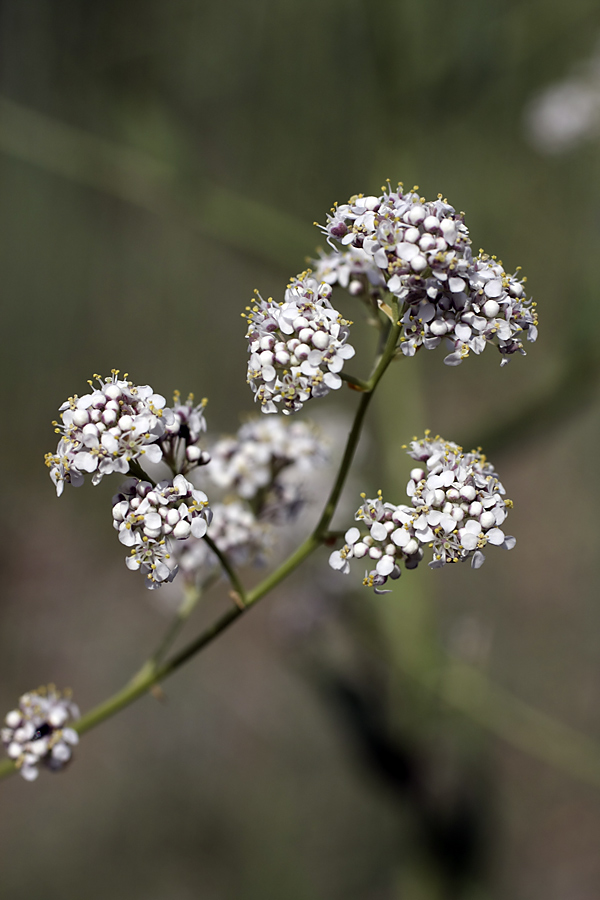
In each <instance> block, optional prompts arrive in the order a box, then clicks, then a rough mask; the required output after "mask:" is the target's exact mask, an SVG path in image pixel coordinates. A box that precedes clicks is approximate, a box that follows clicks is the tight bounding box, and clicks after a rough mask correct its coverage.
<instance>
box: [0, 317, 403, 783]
mask: <svg viewBox="0 0 600 900" xmlns="http://www.w3.org/2000/svg"><path fill="white" fill-rule="evenodd" d="M397 314H398V307H397V303H394V315H395V316H397ZM399 330H400V328H399V325H397V324H395V325H393V326H392V327H391V328H390V330H389V333H388V335H387V340H386V343H385V348H384V350H383V352H382V353H381V354H380V356H379V358H378V359H377V360H376V363H375V368H374V370H373V373H372V375H371V377H370V378H369V380H368V381H367V382H365V383H364V393H363V395H362V397H361V399H360V403H359V405H358V409H357V410H356V415H355V417H354V422H353V424H352V428H351V430H350V434H349V435H348V440H347V442H346V448H345V450H344V455H343V456H342V460H341V462H340V466H339V469H338V474H337V476H336V479H335V482H334V484H333V487H332V489H331V492H330V494H329V497H328V499H327V502H326V504H325V508H324V509H323V513H322V515H321V518H320V519H319V521H318V523H317V525H316V527H315V529H314V531H313V533H312V534H311V535H309V537H308V538H307V539H306V540H305V541H304V542H303V543H302V544H301V545H300V547H298V549H297V550H295V551H294V553H292V554H291V555H290V556H289V557H288V558H287V559H286V560H285V561H284V562H283V563H282V564H281V565H280V566H279V568H278V569H276V570H275V571H274V572H272V573H271V574H270V575H268V576H267V577H266V578H265V579H264V580H263V581H261V583H260V584H259V585H257V587H255V588H254V589H253V590H251V591H249V592H246V591H245V590H244V588H243V586H242V584H241V582H240V580H239V578H238V576H237V573H236V572H235V570H234V569H233V568H232V566H231V565H230V563H229V560H228V559H227V557H226V556H225V555H224V554H222V553H221V552H220V551H219V549H218V547H217V546H216V545H215V543H214V541H212V540H211V539H210V538H209V537H208V536H205V537H204V540H205V541H206V542H207V543H208V545H209V547H210V548H211V550H212V551H213V552H214V553H215V554H216V556H217V557H218V559H219V561H220V563H221V565H222V566H223V569H224V570H225V572H226V573H227V575H228V577H229V579H230V581H231V584H232V586H233V588H234V590H235V591H236V592H237V594H238V595H239V597H240V599H241V601H242V604H243V605H242V606H235V607H234V608H233V609H230V610H228V611H227V612H226V613H225V614H224V615H223V616H221V618H220V619H217V621H216V622H214V623H213V624H212V625H211V626H210V627H209V628H207V629H206V630H205V631H203V632H202V633H201V634H200V635H198V636H197V637H196V638H195V639H194V640H192V641H191V642H190V643H189V644H187V645H186V646H185V647H183V649H182V650H180V651H179V653H176V654H175V656H173V657H172V658H171V659H170V660H168V661H167V662H166V663H163V664H162V665H161V666H158V667H157V664H156V663H157V661H158V659H160V658H161V654H162V653H163V652H164V649H165V648H166V647H168V646H170V645H171V642H172V641H173V640H174V638H175V636H176V635H177V633H178V630H179V627H180V623H178V622H175V623H173V624H172V625H171V627H170V628H169V630H168V631H167V634H166V635H165V637H164V639H163V641H162V642H161V644H160V645H159V647H158V650H157V651H156V653H155V654H154V656H153V657H151V658H150V659H149V660H148V661H147V662H146V663H144V665H143V666H142V668H141V669H140V671H139V672H138V673H137V675H135V676H134V677H133V679H132V680H131V681H130V682H129V683H128V684H127V685H125V687H123V688H122V689H121V690H120V691H117V693H116V694H113V696H112V697H109V698H108V699H107V700H105V701H104V702H103V703H100V704H99V705H98V706H96V707H94V709H91V710H90V711H89V712H88V713H86V715H84V716H83V717H82V718H81V719H79V721H78V722H77V723H76V724H75V725H74V728H75V729H76V731H77V732H78V733H79V734H84V733H85V732H86V731H89V730H90V729H91V728H94V727H95V726H96V725H99V724H100V723H101V722H103V721H104V720H105V719H108V718H110V717H111V716H114V715H115V714H116V713H117V712H119V711H120V710H122V709H124V708H125V707H126V706H129V705H130V704H131V703H133V702H134V701H135V700H137V699H138V698H139V697H141V696H142V695H143V694H145V693H146V692H147V691H149V690H150V688H151V687H153V686H154V685H155V684H158V683H159V682H160V681H163V680H164V679H165V678H167V677H168V676H169V675H171V674H172V673H173V672H175V671H176V670H177V669H178V668H179V667H180V666H182V665H184V663H186V662H187V661H188V660H189V659H191V658H192V657H193V656H195V655H196V653H198V652H199V651H200V650H202V649H203V648H204V647H206V646H207V645H208V644H210V643H211V641H213V640H214V639H215V638H216V637H218V635H220V634H222V632H223V631H225V629H226V628H228V627H229V626H230V625H231V624H232V623H233V622H235V620H236V619H238V618H239V616H241V615H242V614H243V613H244V612H245V611H246V609H248V608H249V607H250V606H252V605H253V604H254V603H256V602H257V601H258V600H260V599H261V597H264V596H265V594H268V593H269V592H270V591H271V590H272V589H273V588H274V587H276V586H277V585H278V584H279V583H280V582H281V581H283V580H284V579H285V578H287V577H288V575H290V574H291V573H292V572H293V571H294V570H295V569H296V568H298V566H299V565H300V564H301V563H302V562H304V560H305V559H306V558H307V557H308V556H310V554H311V553H313V552H314V550H316V549H317V547H319V546H320V545H321V544H322V542H323V539H324V538H325V537H326V535H327V533H328V529H329V525H330V524H331V520H332V519H333V516H334V513H335V510H336V507H337V504H338V501H339V499H340V496H341V493H342V490H343V488H344V485H345V483H346V479H347V477H348V473H349V471H350V467H351V465H352V460H353V459H354V454H355V452H356V448H357V446H358V441H359V439H360V434H361V431H362V426H363V422H364V419H365V415H366V413H367V409H368V407H369V403H370V401H371V397H372V396H373V392H374V390H375V388H376V387H377V385H378V383H379V381H380V379H381V377H382V376H383V373H384V372H385V370H386V369H387V367H388V366H389V364H390V362H391V361H392V359H393V358H394V353H395V350H396V344H397V341H398V335H399ZM138 468H139V466H138V465H137V463H135V464H134V465H133V466H132V465H131V464H130V471H132V473H133V474H136V475H138V472H137V469H138ZM140 471H141V469H140ZM143 474H144V477H147V476H146V475H145V473H143ZM138 477H141V476H139V475H138ZM14 771H15V765H14V763H13V762H12V760H5V761H4V762H3V763H0V778H2V777H4V776H5V775H9V774H10V773H11V772H14Z"/></svg>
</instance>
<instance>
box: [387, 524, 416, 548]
mask: <svg viewBox="0 0 600 900" xmlns="http://www.w3.org/2000/svg"><path fill="white" fill-rule="evenodd" d="M390 537H391V539H392V540H393V542H394V544H395V545H396V547H406V545H407V544H408V542H409V541H410V539H411V538H410V534H409V533H408V531H407V530H406V528H396V530H395V531H392V533H391V535H390Z"/></svg>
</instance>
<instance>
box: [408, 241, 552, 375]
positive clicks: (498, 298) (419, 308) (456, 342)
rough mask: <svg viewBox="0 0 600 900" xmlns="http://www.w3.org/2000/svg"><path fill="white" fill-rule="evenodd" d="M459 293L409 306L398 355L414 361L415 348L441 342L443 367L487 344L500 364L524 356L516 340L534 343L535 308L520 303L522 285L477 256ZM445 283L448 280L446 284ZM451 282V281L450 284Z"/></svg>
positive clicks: (522, 300)
mask: <svg viewBox="0 0 600 900" xmlns="http://www.w3.org/2000/svg"><path fill="white" fill-rule="evenodd" d="M457 280H459V281H461V282H463V288H464V289H463V290H461V291H460V292H458V291H454V293H452V292H450V294H449V293H447V292H445V293H444V292H442V293H440V294H438V295H437V297H436V298H435V301H429V300H421V301H420V302H419V303H418V304H416V305H415V304H409V305H408V306H407V309H406V311H405V312H404V315H403V317H402V323H403V325H404V334H403V336H402V338H401V346H402V352H403V353H404V354H405V355H406V356H414V354H415V352H416V351H417V350H418V349H419V347H421V346H424V347H425V348H426V349H428V350H433V349H434V348H435V347H437V346H438V345H439V343H440V341H441V340H442V337H446V338H447V339H448V341H449V343H450V344H451V346H452V347H453V351H452V352H451V353H450V354H448V356H446V358H445V359H444V362H445V363H446V365H448V366H457V365H459V364H460V363H461V362H462V361H463V359H465V357H467V356H468V355H469V352H470V351H473V353H476V354H480V353H482V352H483V351H484V350H485V348H486V345H487V344H488V343H493V344H495V345H496V346H497V347H498V350H499V351H500V353H501V355H502V362H501V365H503V366H504V365H506V363H507V362H508V360H509V357H510V356H511V355H512V354H513V353H523V354H524V353H525V350H524V349H523V342H522V341H521V340H520V337H521V336H522V335H523V334H525V333H526V334H527V338H528V340H530V341H535V339H536V338H537V313H536V311H535V303H532V302H531V301H528V300H527V299H526V298H525V291H524V288H523V280H519V278H518V277H517V274H514V275H508V274H507V273H506V272H505V271H504V269H503V267H502V264H501V263H500V262H498V261H497V260H495V259H491V258H490V257H488V256H487V255H486V254H481V255H480V256H478V257H477V258H476V259H474V260H473V265H472V266H471V268H470V271H469V275H468V284H465V281H464V279H457ZM451 281H453V280H452V279H451ZM453 283H454V282H453Z"/></svg>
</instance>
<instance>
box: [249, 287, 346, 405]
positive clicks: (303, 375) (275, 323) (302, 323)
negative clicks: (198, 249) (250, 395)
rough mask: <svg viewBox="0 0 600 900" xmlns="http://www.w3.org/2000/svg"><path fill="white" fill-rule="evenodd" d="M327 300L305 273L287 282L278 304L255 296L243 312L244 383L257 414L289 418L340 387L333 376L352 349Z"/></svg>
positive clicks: (328, 291) (341, 322) (327, 291)
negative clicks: (257, 405)
mask: <svg viewBox="0 0 600 900" xmlns="http://www.w3.org/2000/svg"><path fill="white" fill-rule="evenodd" d="M330 296H331V287H330V285H328V284H326V283H325V282H322V283H321V284H319V282H318V281H317V280H316V279H315V278H314V277H312V275H311V273H310V270H308V271H306V272H302V273H301V274H300V275H298V276H297V278H294V279H293V280H292V281H291V282H290V284H289V285H288V287H287V290H286V292H285V297H284V300H283V302H282V303H275V302H274V301H273V300H271V299H270V300H263V299H262V297H260V296H258V299H257V300H256V301H255V303H254V305H253V306H252V307H249V308H248V309H249V312H248V320H249V322H248V331H247V335H246V337H247V338H248V342H249V347H248V349H249V352H250V360H249V362H248V383H249V384H250V387H251V388H252V390H253V392H254V394H255V400H256V401H258V402H259V403H260V404H261V408H262V412H265V413H276V412H278V411H279V410H281V412H283V413H284V414H286V415H289V414H290V413H294V412H297V411H298V410H299V409H301V407H302V405H303V404H304V403H305V402H306V401H307V400H310V399H311V398H312V397H323V396H325V395H326V394H328V393H329V391H330V390H337V389H338V388H339V387H341V384H342V379H341V378H340V376H339V373H340V372H341V370H342V368H343V366H344V362H345V361H346V360H348V359H351V358H352V357H353V356H354V348H353V347H352V346H351V345H350V344H348V343H347V339H348V335H349V329H348V324H349V323H348V322H346V320H345V319H343V318H342V317H341V316H340V314H339V313H338V312H337V310H335V309H334V308H333V307H332V305H331V303H330V302H329V297H330Z"/></svg>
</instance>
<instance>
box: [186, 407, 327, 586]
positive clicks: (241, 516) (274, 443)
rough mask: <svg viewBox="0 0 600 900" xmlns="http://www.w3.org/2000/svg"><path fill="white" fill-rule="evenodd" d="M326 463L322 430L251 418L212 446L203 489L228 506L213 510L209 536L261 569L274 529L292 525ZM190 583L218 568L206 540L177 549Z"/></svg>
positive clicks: (238, 562) (221, 547)
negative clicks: (310, 485)
mask: <svg viewBox="0 0 600 900" xmlns="http://www.w3.org/2000/svg"><path fill="white" fill-rule="evenodd" d="M326 460H327V451H326V447H325V443H324V441H323V439H322V437H321V435H320V434H319V432H318V430H317V429H316V428H315V427H314V426H313V425H310V424H308V423H305V422H298V421H294V420H290V419H283V418H282V417H269V418H268V419H265V418H263V417H261V418H260V419H251V420H250V421H248V422H246V423H244V424H243V425H242V426H241V427H240V428H239V430H238V432H237V434H236V435H235V437H224V438H221V440H219V441H217V443H216V444H214V445H213V446H212V447H211V461H210V464H209V465H207V466H206V468H205V469H203V470H202V475H203V482H202V483H203V484H204V486H205V487H206V488H207V490H208V489H210V493H211V496H213V495H214V492H215V490H217V491H221V492H222V494H223V495H224V498H225V502H220V503H219V502H218V503H213V504H212V505H211V510H212V514H213V517H212V521H211V522H210V525H209V527H208V534H209V536H210V537H211V538H212V540H213V541H214V543H215V544H216V546H217V547H218V549H219V550H220V551H221V552H222V553H225V554H227V556H228V557H229V559H230V560H231V561H232V562H233V564H234V565H260V564H261V563H263V562H264V561H265V558H266V556H267V554H268V552H269V551H270V550H271V549H272V548H273V547H274V545H275V543H276V530H275V528H274V527H273V526H274V525H279V524H287V523H290V522H292V521H293V520H294V519H295V518H296V517H297V516H298V514H299V512H300V510H301V509H302V508H303V506H304V504H305V502H306V500H307V494H306V480H307V475H308V474H309V473H311V472H314V470H315V468H316V467H317V466H319V465H323V464H324V463H325V462H326ZM173 549H174V553H175V557H176V559H177V561H178V563H179V566H180V568H181V570H182V571H183V572H184V573H185V574H186V575H187V576H188V578H191V579H194V580H195V579H196V578H197V577H198V576H201V577H203V571H202V570H207V569H210V568H211V567H214V566H215V565H216V563H217V560H216V558H215V555H214V554H213V552H212V551H211V549H210V548H209V547H208V546H207V545H206V543H205V542H204V541H194V540H190V541H188V542H186V543H185V544H183V545H176V546H175V547H174V548H173Z"/></svg>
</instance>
